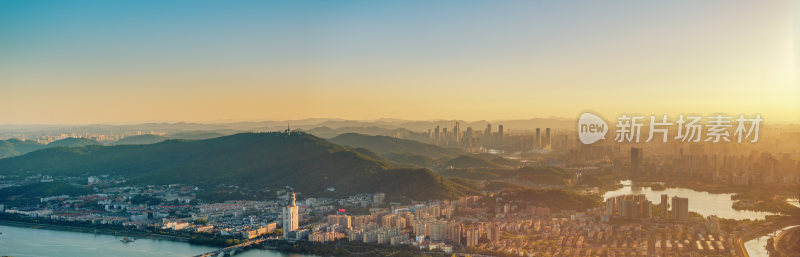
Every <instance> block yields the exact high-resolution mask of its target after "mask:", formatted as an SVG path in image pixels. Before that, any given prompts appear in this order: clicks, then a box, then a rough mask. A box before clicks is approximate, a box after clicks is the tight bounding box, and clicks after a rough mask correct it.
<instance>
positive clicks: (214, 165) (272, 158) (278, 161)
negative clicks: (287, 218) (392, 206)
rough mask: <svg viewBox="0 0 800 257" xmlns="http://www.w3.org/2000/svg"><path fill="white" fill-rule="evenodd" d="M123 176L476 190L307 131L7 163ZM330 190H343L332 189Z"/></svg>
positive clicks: (347, 190)
mask: <svg viewBox="0 0 800 257" xmlns="http://www.w3.org/2000/svg"><path fill="white" fill-rule="evenodd" d="M26 172H35V173H42V174H57V175H67V174H84V173H89V174H119V175H123V176H125V177H126V178H128V180H129V181H131V182H134V183H154V184H168V183H186V184H196V185H205V186H213V185H217V184H222V183H224V184H237V185H245V186H251V187H256V188H263V187H270V188H276V189H277V188H283V187H285V186H290V187H293V188H294V189H295V190H297V191H301V192H303V193H305V194H309V195H331V196H335V195H348V194H353V193H359V192H386V193H387V194H388V196H391V195H392V194H394V195H397V196H401V195H402V196H406V197H408V198H411V199H434V198H452V197H456V196H458V195H461V194H463V193H465V192H468V191H470V189H468V188H466V187H463V186H461V185H459V184H456V183H453V182H452V181H450V180H447V179H444V178H442V177H440V176H438V175H436V174H435V173H433V172H431V171H430V170H427V169H398V168H394V167H392V166H391V165H390V164H388V163H385V162H383V161H380V160H375V159H373V158H370V157H367V156H365V155H363V154H361V153H358V152H356V151H353V150H350V149H348V148H345V147H342V146H339V145H336V144H333V143H331V142H328V141H326V140H323V139H320V138H318V137H315V136H313V135H310V134H306V133H292V134H291V135H286V134H283V133H242V134H235V135H231V136H224V137H218V138H212V139H206V140H196V141H186V140H168V141H164V142H161V143H156V144H150V145H118V146H98V145H90V146H85V147H72V148H64V147H60V148H49V149H44V150H40V151H35V152H32V153H29V154H27V155H24V156H18V157H14V158H8V159H2V160H0V174H11V173H26ZM329 187H333V188H335V191H333V192H330V191H328V190H326V189H327V188H329Z"/></svg>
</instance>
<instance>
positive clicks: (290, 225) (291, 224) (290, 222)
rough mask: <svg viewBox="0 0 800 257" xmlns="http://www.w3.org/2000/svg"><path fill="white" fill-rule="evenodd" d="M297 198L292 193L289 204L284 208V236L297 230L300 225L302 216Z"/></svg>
mask: <svg viewBox="0 0 800 257" xmlns="http://www.w3.org/2000/svg"><path fill="white" fill-rule="evenodd" d="M295 200H296V199H295V195H294V193H292V194H291V199H289V205H287V206H286V207H284V208H283V238H288V235H289V232H292V231H295V230H297V228H298V227H299V223H300V217H299V214H298V213H297V210H298V208H297V204H295Z"/></svg>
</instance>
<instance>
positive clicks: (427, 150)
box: [330, 133, 463, 159]
mask: <svg viewBox="0 0 800 257" xmlns="http://www.w3.org/2000/svg"><path fill="white" fill-rule="evenodd" d="M330 141H331V142H334V143H337V144H340V145H346V146H352V147H362V148H366V149H369V150H370V151H373V152H376V153H378V154H382V155H383V154H387V153H394V154H400V153H410V154H416V155H423V156H427V157H429V158H432V159H439V158H442V157H448V156H454V155H458V154H463V152H462V151H460V150H458V149H452V148H442V147H439V146H435V145H431V144H426V143H422V142H418V141H414V140H406V139H399V138H394V137H387V136H370V135H363V134H356V133H347V134H341V135H339V136H336V137H334V138H331V139H330Z"/></svg>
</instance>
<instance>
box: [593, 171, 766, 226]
mask: <svg viewBox="0 0 800 257" xmlns="http://www.w3.org/2000/svg"><path fill="white" fill-rule="evenodd" d="M621 183H622V185H623V187H622V188H620V189H617V190H614V191H608V192H606V193H605V194H604V195H603V200H605V199H608V198H610V197H615V196H618V195H626V194H643V195H645V197H647V200H650V201H652V202H653V203H654V204H659V203H660V202H661V194H667V195H668V196H669V197H670V198H671V197H673V196H679V197H686V198H689V211H692V212H696V213H699V214H700V215H703V216H705V217H708V216H709V215H716V216H717V217H720V218H726V219H736V220H745V219H752V220H757V219H764V217H766V216H767V215H774V213H771V212H763V211H747V210H734V209H733V207H732V206H733V202H734V201H733V200H731V196H732V195H733V194H715V193H709V192H701V191H695V190H692V189H688V188H679V187H678V188H675V187H673V188H667V189H665V190H662V191H655V190H652V189H651V188H650V187H639V186H635V185H634V183H632V182H631V181H630V180H623V181H621ZM670 201H671V200H670Z"/></svg>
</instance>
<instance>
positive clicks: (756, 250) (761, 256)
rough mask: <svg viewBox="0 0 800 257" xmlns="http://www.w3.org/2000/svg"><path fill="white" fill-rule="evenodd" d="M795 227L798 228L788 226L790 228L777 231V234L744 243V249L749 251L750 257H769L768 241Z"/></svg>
mask: <svg viewBox="0 0 800 257" xmlns="http://www.w3.org/2000/svg"><path fill="white" fill-rule="evenodd" d="M793 227H797V226H788V227H785V228H782V229H779V230H776V231H775V232H772V233H770V234H769V235H765V236H762V237H759V238H756V239H753V240H750V241H747V242H745V243H744V248H745V249H747V254H749V255H750V257H769V252H767V240H769V238H770V237H773V236H777V235H778V234H780V233H781V232H783V231H784V230H787V229H790V228H793Z"/></svg>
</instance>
